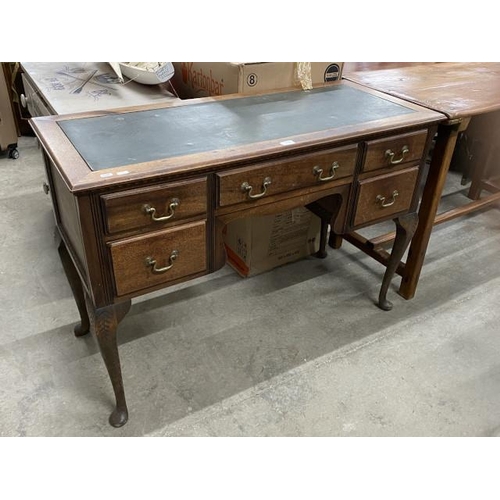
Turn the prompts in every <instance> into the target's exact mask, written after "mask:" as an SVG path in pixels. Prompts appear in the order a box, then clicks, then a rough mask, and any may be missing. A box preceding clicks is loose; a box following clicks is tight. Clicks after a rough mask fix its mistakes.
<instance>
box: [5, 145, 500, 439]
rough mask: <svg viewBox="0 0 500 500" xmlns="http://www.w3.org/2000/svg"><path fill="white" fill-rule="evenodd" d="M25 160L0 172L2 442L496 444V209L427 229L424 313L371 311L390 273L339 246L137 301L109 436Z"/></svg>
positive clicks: (404, 304) (37, 177)
mask: <svg viewBox="0 0 500 500" xmlns="http://www.w3.org/2000/svg"><path fill="white" fill-rule="evenodd" d="M19 151H20V158H19V159H18V160H11V159H8V158H7V157H6V156H1V157H0V179H1V182H0V276H1V278H0V280H1V281H0V307H1V313H2V314H1V335H0V381H1V383H0V435H1V436H192V435H196V436H207V435H208V436H492V435H496V434H498V433H499V429H500V390H499V389H500V335H499V328H498V325H499V324H500V308H499V307H498V304H499V303H500V253H499V249H500V219H499V217H498V210H497V209H491V210H488V211H483V212H481V213H477V214H474V215H471V216H468V217H465V218H462V219H459V220H456V221H453V222H449V223H447V224H444V225H441V226H439V227H437V228H436V229H435V231H434V234H433V237H432V239H431V245H430V248H429V251H428V254H427V259H426V265H425V267H424V270H423V274H422V278H421V281H420V284H419V288H418V291H417V296H416V297H415V299H413V300H411V301H405V300H403V299H402V298H401V297H399V296H398V295H397V294H396V293H395V291H396V289H397V285H398V284H399V278H398V279H395V280H394V284H393V287H392V289H391V291H390V298H391V300H393V302H394V309H393V310H392V311H391V312H382V311H381V310H379V309H378V308H377V307H375V305H374V301H375V299H376V297H377V295H378V288H379V285H380V282H381V277H382V274H383V271H384V268H383V267H382V266H381V265H380V264H378V263H376V262H375V261H373V260H371V259H370V258H368V257H366V256H365V255H364V254H362V253H361V252H360V251H358V250H357V249H355V248H354V247H352V246H350V245H349V244H346V243H345V244H344V245H343V247H342V248H341V249H340V250H338V251H333V250H330V252H329V256H328V258H327V259H325V260H317V259H314V258H309V259H306V260H303V261H300V262H297V263H294V264H290V265H288V266H285V267H282V268H279V269H276V270H274V271H272V272H268V273H266V274H263V275H260V276H256V277H253V278H249V279H242V278H240V277H239V276H237V275H236V274H235V273H234V272H233V271H232V270H231V269H230V268H228V267H225V268H224V269H223V270H221V271H219V272H218V273H216V274H214V275H211V276H209V277H205V278H201V279H197V280H195V281H192V282H190V283H188V284H183V285H180V286H176V287H172V288H169V289H166V290H164V291H162V292H157V293H155V294H151V295H149V296H147V297H145V298H142V299H140V300H136V301H133V305H132V309H131V311H130V313H129V314H128V316H127V317H126V318H125V319H124V321H123V323H122V324H121V326H120V333H119V343H120V353H121V359H122V367H123V374H124V381H125V388H126V393H127V400H128V406H129V411H130V419H129V422H128V424H127V425H126V426H124V427H123V428H121V429H114V428H112V427H110V426H109V425H108V423H107V419H108V415H109V412H110V411H111V409H112V403H113V394H112V390H111V385H110V383H109V379H108V376H107V373H106V370H105V367H104V364H103V362H102V360H101V357H100V353H99V351H98V347H97V344H96V342H95V340H94V339H93V338H92V337H91V336H86V337H84V338H80V339H76V338H75V337H74V336H73V333H72V329H73V326H74V324H75V323H76V322H77V321H78V313H77V309H76V306H75V304H74V301H73V298H72V295H71V291H70V288H69V286H68V284H67V282H66V278H65V276H64V274H63V270H62V267H61V264H60V262H59V259H58V254H57V251H56V244H55V238H54V222H53V216H52V211H51V206H50V201H49V198H48V197H47V196H45V194H44V193H43V192H42V189H41V185H42V182H43V180H44V174H43V168H42V162H41V154H40V151H39V150H38V149H37V146H36V143H35V140H34V139H33V138H30V137H22V138H20V140H19ZM450 179H451V180H452V181H455V184H453V182H452V183H451V184H450V187H449V190H450V192H455V191H456V189H455V186H456V185H457V183H456V180H457V179H456V176H455V177H453V176H451V177H450ZM459 187H460V186H459ZM464 200H465V198H464V195H463V193H460V192H458V193H456V194H450V195H449V196H447V197H446V199H445V201H444V203H446V204H449V205H453V204H459V203H461V202H463V201H464Z"/></svg>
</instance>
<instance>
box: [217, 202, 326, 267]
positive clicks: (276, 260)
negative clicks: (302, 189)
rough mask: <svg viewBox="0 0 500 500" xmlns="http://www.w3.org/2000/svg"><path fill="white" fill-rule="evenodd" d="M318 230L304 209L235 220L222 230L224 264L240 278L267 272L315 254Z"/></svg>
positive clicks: (312, 216) (318, 236) (312, 217)
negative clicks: (225, 257) (225, 259)
mask: <svg viewBox="0 0 500 500" xmlns="http://www.w3.org/2000/svg"><path fill="white" fill-rule="evenodd" d="M320 229H321V221H320V219H319V217H317V216H316V215H314V214H313V213H312V212H310V211H309V210H307V208H297V209H294V210H288V211H286V212H283V213H281V214H277V215H263V216H253V217H246V218H243V219H239V220H237V221H234V222H231V223H229V224H228V225H227V226H226V228H225V230H224V244H225V247H226V252H227V261H228V263H229V264H230V265H231V267H233V268H234V269H235V270H236V271H237V272H238V273H239V274H240V275H241V276H244V277H247V276H253V275H256V274H259V273H262V272H264V271H268V270H270V269H273V268H275V267H277V266H281V265H283V264H288V263H290V262H294V261H296V260H299V259H302V258H304V257H306V256H308V255H311V254H313V253H315V252H317V251H318V249H319V239H320Z"/></svg>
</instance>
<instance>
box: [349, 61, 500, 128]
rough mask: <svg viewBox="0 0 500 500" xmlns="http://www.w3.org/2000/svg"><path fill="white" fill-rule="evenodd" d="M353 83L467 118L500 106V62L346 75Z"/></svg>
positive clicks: (442, 65)
mask: <svg viewBox="0 0 500 500" xmlns="http://www.w3.org/2000/svg"><path fill="white" fill-rule="evenodd" d="M344 78H346V79H347V80H350V81H352V82H356V83H359V84H361V85H366V86H367V87H369V88H371V89H375V90H379V91H381V92H385V93H387V94H390V95H392V96H395V97H399V98H400V99H405V100H407V101H410V102H413V103H415V104H419V105H421V106H425V107H427V108H429V109H433V110H435V111H438V112H440V113H443V114H445V115H446V116H447V117H448V118H450V119H457V118H464V117H468V116H473V115H477V114H482V113H487V112H489V111H496V110H498V109H500V63H435V64H422V65H417V66H405V67H401V68H392V69H382V70H376V71H358V72H351V73H347V74H344Z"/></svg>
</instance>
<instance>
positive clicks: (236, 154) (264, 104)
mask: <svg viewBox="0 0 500 500" xmlns="http://www.w3.org/2000/svg"><path fill="white" fill-rule="evenodd" d="M443 120H445V117H444V116H443V115H442V114H439V113H435V112H433V111H430V110H427V109H425V108H422V107H419V106H415V105H413V104H411V103H408V102H405V101H401V100H399V99H395V98H393V97H391V96H387V95H384V94H381V93H379V92H376V91H373V90H370V89H367V88H365V87H362V86H359V85H356V84H353V83H350V82H345V83H339V84H336V85H333V86H325V87H321V88H317V89H314V90H312V91H307V92H303V91H297V90H295V91H289V92H276V93H269V94H263V95H257V96H250V97H247V96H224V97H217V98H205V99H193V100H191V101H181V102H178V103H172V104H165V105H161V106H144V107H138V108H134V109H128V110H120V111H119V112H101V113H89V114H84V115H82V114H76V115H70V116H51V117H40V118H34V119H32V120H31V124H32V126H33V129H34V130H35V133H36V134H37V136H38V138H39V139H40V141H41V143H42V145H43V146H44V148H45V150H46V151H47V152H48V153H49V155H50V157H51V158H52V160H53V162H54V164H55V165H56V166H57V167H58V168H59V169H60V171H61V172H62V173H63V175H64V177H65V178H66V180H67V182H68V186H69V187H70V189H71V190H72V191H74V192H75V191H84V190H85V191H86V190H87V189H89V188H98V187H106V186H109V185H110V184H114V183H120V184H123V183H127V182H129V181H130V182H131V181H133V180H135V179H138V178H139V177H140V178H141V179H145V178H154V177H157V176H165V175H168V176H169V177H170V176H177V175H179V174H186V173H188V174H192V173H197V172H205V171H213V170H219V169H223V168H226V166H228V165H230V164H234V163H236V162H242V161H245V162H251V161H254V160H255V159H257V158H270V157H271V156H272V157H275V156H282V155H284V154H287V155H288V154H291V153H292V152H294V151H297V150H301V151H302V150H303V149H304V148H310V147H315V148H316V147H324V146H326V145H328V146H329V147H331V146H335V145H337V144H339V143H341V142H342V141H344V142H345V141H348V140H349V141H350V140H359V138H364V137H370V136H373V134H380V133H391V132H392V131H400V130H407V129H408V128H416V127H421V126H426V125H427V124H429V125H430V124H433V123H438V122H440V121H443Z"/></svg>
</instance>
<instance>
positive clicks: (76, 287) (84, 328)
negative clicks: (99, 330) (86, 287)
mask: <svg viewBox="0 0 500 500" xmlns="http://www.w3.org/2000/svg"><path fill="white" fill-rule="evenodd" d="M58 251H59V257H60V259H61V262H62V265H63V269H64V272H65V274H66V277H67V279H68V282H69V286H70V287H71V291H72V292H73V297H74V298H75V302H76V307H77V308H78V312H79V313H80V323H79V324H78V325H76V326H75V328H74V332H75V335H76V336H77V337H81V336H82V335H86V334H87V333H89V331H90V323H89V316H88V314H87V308H86V307H85V297H84V292H83V286H82V282H81V280H80V276H79V275H78V271H77V270H76V267H75V265H74V264H73V261H72V260H71V256H70V255H69V252H68V249H67V248H66V245H65V244H64V241H63V240H61V242H60V243H59V248H58Z"/></svg>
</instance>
